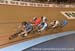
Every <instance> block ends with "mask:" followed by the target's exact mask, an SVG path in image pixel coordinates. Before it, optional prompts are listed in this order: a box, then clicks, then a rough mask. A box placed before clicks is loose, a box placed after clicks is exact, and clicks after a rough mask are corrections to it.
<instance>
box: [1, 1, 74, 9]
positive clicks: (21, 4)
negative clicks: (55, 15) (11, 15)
mask: <svg viewBox="0 0 75 51" xmlns="http://www.w3.org/2000/svg"><path fill="white" fill-rule="evenodd" d="M0 4H6V5H18V6H32V7H63V8H75V5H74V4H48V3H35V2H23V1H13V0H0Z"/></svg>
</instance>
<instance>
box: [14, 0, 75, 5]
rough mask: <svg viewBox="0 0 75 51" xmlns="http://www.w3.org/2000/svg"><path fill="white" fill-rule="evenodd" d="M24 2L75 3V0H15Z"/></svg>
mask: <svg viewBox="0 0 75 51" xmlns="http://www.w3.org/2000/svg"><path fill="white" fill-rule="evenodd" d="M14 1H24V2H40V3H58V4H59V3H75V0H14Z"/></svg>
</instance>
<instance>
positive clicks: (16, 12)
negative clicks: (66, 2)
mask: <svg viewBox="0 0 75 51" xmlns="http://www.w3.org/2000/svg"><path fill="white" fill-rule="evenodd" d="M60 11H75V8H41V7H40V8H38V7H22V6H8V5H0V48H2V47H7V46H9V45H12V44H15V43H19V42H23V41H26V40H30V39H33V38H36V37H40V36H44V35H47V34H52V33H58V32H64V31H71V30H75V19H70V20H69V19H67V18H66V17H65V16H63V15H62V14H61V13H60ZM34 16H37V17H40V16H46V17H47V18H48V22H51V21H52V20H56V19H57V20H64V19H66V20H68V22H69V23H68V25H67V26H65V27H64V28H62V29H56V30H53V31H51V30H49V31H45V32H43V33H41V34H40V35H39V34H30V35H29V36H28V37H25V38H23V37H18V38H15V39H13V40H9V39H8V37H9V36H10V35H12V34H14V33H15V32H16V31H17V26H18V25H19V24H20V23H21V22H22V21H29V20H31V19H32V18H33V17H34ZM22 39H23V40H22Z"/></svg>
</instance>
